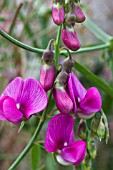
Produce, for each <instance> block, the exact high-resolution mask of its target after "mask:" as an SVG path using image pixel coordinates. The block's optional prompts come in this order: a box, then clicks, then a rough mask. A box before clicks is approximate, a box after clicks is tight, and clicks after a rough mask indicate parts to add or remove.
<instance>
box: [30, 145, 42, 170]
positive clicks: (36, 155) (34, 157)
mask: <svg viewBox="0 0 113 170" xmlns="http://www.w3.org/2000/svg"><path fill="white" fill-rule="evenodd" d="M40 154H41V153H40V146H39V145H36V144H34V145H33V147H32V149H31V166H32V170H37V169H38V165H39V160H40Z"/></svg>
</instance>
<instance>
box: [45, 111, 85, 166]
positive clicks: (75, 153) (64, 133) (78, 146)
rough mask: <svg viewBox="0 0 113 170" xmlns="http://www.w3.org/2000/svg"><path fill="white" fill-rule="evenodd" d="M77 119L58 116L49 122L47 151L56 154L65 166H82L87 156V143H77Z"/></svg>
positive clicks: (64, 115)
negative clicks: (75, 131)
mask: <svg viewBox="0 0 113 170" xmlns="http://www.w3.org/2000/svg"><path fill="white" fill-rule="evenodd" d="M74 123H75V119H74V118H72V116H70V115H69V114H61V113H60V114H57V115H55V116H54V117H53V118H52V119H51V120H50V122H49V125H48V128H47V132H46V138H45V149H46V151H47V152H55V155H56V159H57V161H58V162H59V163H61V164H63V165H69V164H74V165H78V164H80V163H81V162H82V161H83V159H84V157H85V154H86V142H84V141H83V140H79V141H75V138H74V130H73V128H74Z"/></svg>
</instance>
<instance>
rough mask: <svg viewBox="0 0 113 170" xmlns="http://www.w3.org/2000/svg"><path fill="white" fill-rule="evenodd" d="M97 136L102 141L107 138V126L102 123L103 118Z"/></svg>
mask: <svg viewBox="0 0 113 170" xmlns="http://www.w3.org/2000/svg"><path fill="white" fill-rule="evenodd" d="M97 135H98V137H99V139H100V140H101V139H102V138H104V137H105V125H104V123H103V121H102V117H101V119H100V122H99V126H98V128H97Z"/></svg>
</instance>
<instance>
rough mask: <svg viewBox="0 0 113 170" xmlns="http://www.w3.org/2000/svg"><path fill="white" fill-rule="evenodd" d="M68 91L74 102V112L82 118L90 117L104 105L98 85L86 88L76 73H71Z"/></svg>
mask: <svg viewBox="0 0 113 170" xmlns="http://www.w3.org/2000/svg"><path fill="white" fill-rule="evenodd" d="M68 91H69V94H70V98H71V100H72V101H73V104H74V109H73V111H74V113H75V114H76V112H77V115H78V117H80V118H90V117H92V116H93V115H94V114H95V112H98V111H99V110H100V109H101V107H102V99H101V96H100V93H99V91H98V89H97V88H96V87H91V88H89V89H88V90H86V89H85V88H84V87H83V85H82V84H81V83H80V81H79V80H78V79H77V77H76V76H75V75H74V73H73V72H72V73H70V74H69V80H68Z"/></svg>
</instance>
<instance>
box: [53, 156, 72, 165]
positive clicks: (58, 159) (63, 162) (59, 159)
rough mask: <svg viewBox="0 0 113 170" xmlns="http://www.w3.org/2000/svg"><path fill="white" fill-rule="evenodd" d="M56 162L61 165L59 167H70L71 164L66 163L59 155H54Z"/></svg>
mask: <svg viewBox="0 0 113 170" xmlns="http://www.w3.org/2000/svg"><path fill="white" fill-rule="evenodd" d="M56 160H57V161H58V162H59V163H60V164H61V165H65V166H66V165H71V164H72V163H71V162H67V161H65V160H64V159H63V158H62V157H61V155H56Z"/></svg>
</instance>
